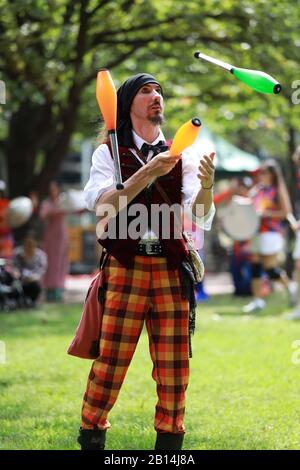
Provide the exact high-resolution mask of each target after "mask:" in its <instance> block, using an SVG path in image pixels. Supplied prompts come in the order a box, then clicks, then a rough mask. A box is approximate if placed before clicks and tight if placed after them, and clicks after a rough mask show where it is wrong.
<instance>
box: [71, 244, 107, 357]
mask: <svg viewBox="0 0 300 470" xmlns="http://www.w3.org/2000/svg"><path fill="white" fill-rule="evenodd" d="M107 257H108V255H107V254H106V253H105V254H104V255H103V259H101V262H100V269H99V272H98V274H97V275H96V276H95V277H94V279H93V280H92V282H91V284H90V286H89V288H88V292H87V295H86V298H85V302H84V304H83V312H82V316H81V319H80V322H79V324H78V327H77V329H76V332H75V336H74V338H73V340H72V342H71V344H70V346H69V348H68V351H67V352H68V354H70V355H71V356H77V357H80V358H82V359H96V358H97V357H98V356H99V341H100V334H101V325H102V316H103V308H104V300H105V291H106V285H105V284H106V283H105V277H104V264H105V262H106V260H107ZM101 258H102V257H101Z"/></svg>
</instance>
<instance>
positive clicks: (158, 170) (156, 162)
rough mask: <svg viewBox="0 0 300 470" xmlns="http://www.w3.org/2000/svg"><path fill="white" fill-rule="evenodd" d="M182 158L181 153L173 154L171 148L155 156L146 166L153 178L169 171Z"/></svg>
mask: <svg viewBox="0 0 300 470" xmlns="http://www.w3.org/2000/svg"><path fill="white" fill-rule="evenodd" d="M180 159H181V155H175V156H171V155H170V150H167V151H166V152H161V153H159V154H158V155H156V156H155V157H153V158H152V159H151V160H150V162H148V163H147V164H146V165H145V167H144V168H145V170H146V171H147V173H148V175H149V176H150V177H151V178H157V177H158V176H163V175H166V174H167V173H169V171H171V170H172V169H173V168H174V166H175V165H176V163H177V162H178V161H179V160H180Z"/></svg>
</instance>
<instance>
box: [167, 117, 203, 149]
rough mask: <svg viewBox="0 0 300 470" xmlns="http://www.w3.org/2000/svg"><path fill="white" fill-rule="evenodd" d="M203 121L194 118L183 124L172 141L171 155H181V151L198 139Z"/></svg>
mask: <svg viewBox="0 0 300 470" xmlns="http://www.w3.org/2000/svg"><path fill="white" fill-rule="evenodd" d="M200 126H201V121H200V119H199V118H193V119H191V120H190V121H188V122H186V123H185V124H183V125H182V126H181V127H180V128H179V129H178V131H177V132H176V134H175V137H174V140H173V142H172V145H171V148H170V153H171V155H180V154H181V152H183V150H184V149H185V148H187V147H189V146H190V145H192V143H193V142H194V141H195V140H196V138H197V135H198V133H199V131H200Z"/></svg>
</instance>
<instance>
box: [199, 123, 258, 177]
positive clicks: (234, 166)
mask: <svg viewBox="0 0 300 470" xmlns="http://www.w3.org/2000/svg"><path fill="white" fill-rule="evenodd" d="M193 149H194V150H196V152H197V153H198V154H199V156H200V155H201V156H202V155H204V154H205V153H211V152H215V153H216V158H215V164H216V178H217V179H221V178H230V177H233V176H245V175H247V174H248V173H249V172H252V171H255V170H256V169H257V168H258V167H259V166H260V159H259V158H258V157H257V156H256V155H253V154H251V153H248V152H245V151H244V150H241V149H239V148H238V147H235V146H234V145H233V144H231V143H229V142H227V141H226V140H225V139H223V138H222V137H219V136H217V135H215V134H214V133H213V132H211V131H210V130H209V129H207V128H206V127H203V128H202V129H201V131H200V133H199V137H198V138H197V140H196V142H195V143H194V144H193Z"/></svg>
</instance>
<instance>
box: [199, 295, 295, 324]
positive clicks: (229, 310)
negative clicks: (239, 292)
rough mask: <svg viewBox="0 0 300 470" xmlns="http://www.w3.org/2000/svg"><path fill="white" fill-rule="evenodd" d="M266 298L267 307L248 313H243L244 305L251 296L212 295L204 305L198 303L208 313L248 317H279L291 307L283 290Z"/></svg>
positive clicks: (200, 308) (200, 309)
mask: <svg viewBox="0 0 300 470" xmlns="http://www.w3.org/2000/svg"><path fill="white" fill-rule="evenodd" d="M265 300H266V308H264V309H263V310H260V311H258V312H254V313H252V314H248V315H246V314H245V313H243V307H244V306H245V305H246V304H247V303H249V302H250V301H251V297H234V296H232V295H218V296H214V297H211V298H210V300H209V302H208V303H206V305H205V306H204V305H203V304H199V305H198V309H199V312H200V314H201V311H204V310H205V311H206V312H207V313H208V314H211V315H213V314H217V315H219V316H221V317H222V316H224V317H226V316H228V317H244V318H245V317H246V316H248V317H249V316H251V317H252V318H262V317H277V316H280V315H282V314H283V313H285V312H286V311H287V310H288V309H289V308H291V307H289V305H288V303H287V298H286V296H285V295H284V294H283V293H281V292H276V293H274V294H271V296H269V297H268V298H267V299H265Z"/></svg>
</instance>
